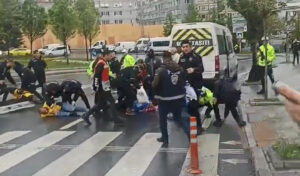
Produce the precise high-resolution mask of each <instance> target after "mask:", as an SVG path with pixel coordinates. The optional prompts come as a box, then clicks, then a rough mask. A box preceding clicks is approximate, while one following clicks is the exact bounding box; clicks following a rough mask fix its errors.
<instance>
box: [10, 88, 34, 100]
mask: <svg viewBox="0 0 300 176" xmlns="http://www.w3.org/2000/svg"><path fill="white" fill-rule="evenodd" d="M13 96H14V98H15V99H16V100H21V99H23V98H26V99H31V98H32V97H33V94H32V93H30V92H28V91H22V90H20V89H16V90H15V91H14V94H13Z"/></svg>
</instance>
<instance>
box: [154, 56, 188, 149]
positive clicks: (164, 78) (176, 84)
mask: <svg viewBox="0 0 300 176" xmlns="http://www.w3.org/2000/svg"><path fill="white" fill-rule="evenodd" d="M185 81H186V79H185V74H184V72H183V69H182V68H181V67H180V66H179V65H178V64H177V63H175V62H174V61H173V60H172V56H171V53H170V52H164V55H163V65H162V66H161V67H160V68H159V69H157V71H156V74H155V77H154V81H153V82H152V87H153V89H154V90H155V96H154V97H155V99H157V100H158V109H159V122H160V130H161V134H162V135H161V137H160V138H158V139H157V141H158V142H162V143H163V145H162V147H167V146H168V144H169V137H168V127H167V116H168V114H169V113H172V114H173V115H174V119H175V121H176V122H180V123H181V124H182V120H181V113H182V108H183V107H184V104H185V100H184V98H185V87H184V86H185Z"/></svg>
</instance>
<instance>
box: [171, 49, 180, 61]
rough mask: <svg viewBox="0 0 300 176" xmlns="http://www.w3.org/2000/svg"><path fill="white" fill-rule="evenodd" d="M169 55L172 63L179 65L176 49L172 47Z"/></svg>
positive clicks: (178, 55)
mask: <svg viewBox="0 0 300 176" xmlns="http://www.w3.org/2000/svg"><path fill="white" fill-rule="evenodd" d="M170 53H171V54H172V59H173V61H174V62H176V63H177V64H178V63H179V59H180V54H179V53H178V51H177V48H175V47H172V48H171V49H170Z"/></svg>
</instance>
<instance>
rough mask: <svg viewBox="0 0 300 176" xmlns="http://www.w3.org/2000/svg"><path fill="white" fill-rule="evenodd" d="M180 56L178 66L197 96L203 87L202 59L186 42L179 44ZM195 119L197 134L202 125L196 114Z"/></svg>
mask: <svg viewBox="0 0 300 176" xmlns="http://www.w3.org/2000/svg"><path fill="white" fill-rule="evenodd" d="M181 48H182V52H183V54H182V56H181V57H180V59H179V63H178V64H179V65H180V66H181V67H182V68H183V70H184V72H185V74H186V75H187V79H188V81H189V83H190V85H191V86H192V87H193V88H194V89H195V91H196V93H197V95H198V96H199V93H200V90H201V88H202V85H203V78H202V73H203V72H204V67H203V63H202V58H201V56H199V55H198V54H196V53H195V52H194V51H193V49H192V45H191V44H190V42H189V41H188V40H184V41H182V42H181ZM196 117H197V127H198V133H201V131H202V124H201V119H200V114H199V113H198V114H196Z"/></svg>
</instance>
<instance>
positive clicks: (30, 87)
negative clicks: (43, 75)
mask: <svg viewBox="0 0 300 176" xmlns="http://www.w3.org/2000/svg"><path fill="white" fill-rule="evenodd" d="M9 62H12V65H13V68H14V70H15V72H16V73H17V74H18V75H19V77H20V79H21V89H22V90H26V91H29V92H31V93H33V94H34V95H35V96H36V97H37V98H39V99H40V101H41V102H43V101H44V98H43V97H42V96H41V95H40V94H39V93H38V92H37V91H36V88H37V86H36V85H35V83H36V77H35V74H34V73H33V72H32V71H31V70H30V69H29V68H27V67H24V66H23V65H22V64H20V63H19V62H14V61H9Z"/></svg>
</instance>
